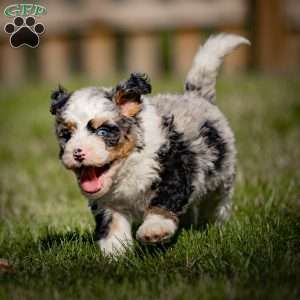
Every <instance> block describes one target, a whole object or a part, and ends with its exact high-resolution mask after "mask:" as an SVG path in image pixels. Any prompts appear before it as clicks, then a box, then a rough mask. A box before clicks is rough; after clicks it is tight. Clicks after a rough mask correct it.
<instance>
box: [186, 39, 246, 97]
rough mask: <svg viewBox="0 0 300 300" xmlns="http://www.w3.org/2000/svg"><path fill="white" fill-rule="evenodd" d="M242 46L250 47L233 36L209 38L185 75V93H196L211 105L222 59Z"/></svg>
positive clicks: (242, 40) (243, 40)
mask: <svg viewBox="0 0 300 300" xmlns="http://www.w3.org/2000/svg"><path fill="white" fill-rule="evenodd" d="M242 44H246V45H250V42H249V41H248V40H247V39H245V38H243V37H241V36H238V35H234V34H223V33H222V34H218V35H216V36H211V37H210V38H209V39H208V40H207V41H206V43H205V44H204V45H203V46H202V47H200V49H199V50H198V53H197V54H196V56H195V59H194V62H193V66H192V68H191V70H190V71H189V73H188V75H187V80H186V83H185V92H186V93H188V92H194V93H198V94H199V96H201V97H203V98H205V99H206V100H207V101H209V102H212V103H213V102H214V101H215V97H216V89H215V85H216V77H217V74H218V69H219V67H220V65H221V64H222V62H223V60H224V57H225V56H226V55H227V54H229V53H230V52H231V51H233V50H234V49H235V48H237V47H238V46H240V45H242Z"/></svg>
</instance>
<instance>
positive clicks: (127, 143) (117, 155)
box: [109, 136, 136, 161]
mask: <svg viewBox="0 0 300 300" xmlns="http://www.w3.org/2000/svg"><path fill="white" fill-rule="evenodd" d="M135 145H136V140H135V139H134V138H133V137H131V136H126V137H125V138H124V140H123V142H121V143H120V144H118V145H117V146H116V147H114V148H113V149H112V150H111V151H110V153H109V159H110V161H113V160H116V159H122V158H126V157H128V155H129V154H130V153H131V152H132V150H133V149H134V147H135Z"/></svg>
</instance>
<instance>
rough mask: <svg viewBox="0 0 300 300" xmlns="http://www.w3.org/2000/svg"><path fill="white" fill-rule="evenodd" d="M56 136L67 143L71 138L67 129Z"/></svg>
mask: <svg viewBox="0 0 300 300" xmlns="http://www.w3.org/2000/svg"><path fill="white" fill-rule="evenodd" d="M58 136H59V138H61V139H64V140H65V142H67V141H68V140H69V139H70V138H71V132H70V131H69V130H68V129H62V130H61V132H60V133H59V135H58Z"/></svg>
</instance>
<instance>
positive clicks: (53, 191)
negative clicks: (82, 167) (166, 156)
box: [0, 75, 300, 300]
mask: <svg viewBox="0 0 300 300" xmlns="http://www.w3.org/2000/svg"><path fill="white" fill-rule="evenodd" d="M83 84H84V82H73V83H70V84H67V86H68V87H70V88H71V89H73V88H77V87H80V86H82V85H83ZM153 84H154V92H158V91H174V92H176V91H180V90H181V84H180V83H178V82H176V81H170V80H169V81H168V80H165V81H163V82H154V83H153ZM52 88H53V87H49V86H45V85H41V86H38V85H37V84H35V85H33V84H32V85H30V84H28V85H26V86H23V87H19V88H18V89H8V88H4V87H2V88H1V89H0V91H1V93H0V105H1V111H0V125H1V126H0V137H1V138H0V167H1V173H0V258H6V259H7V260H9V262H10V263H11V264H12V266H13V268H14V272H11V273H3V272H2V273H0V299H114V300H117V299H166V300H168V299H170V300H171V299H247V298H252V299H299V297H300V144H299V143H300V99H299V95H300V79H299V76H298V78H297V77H266V76H255V75H247V76H241V77H238V78H234V77H233V78H232V77H231V78H225V77H223V78H222V79H221V80H220V81H219V83H218V89H217V90H218V104H219V106H220V107H221V108H222V110H223V111H224V112H225V114H226V115H227V116H228V119H229V121H230V124H231V125H232V127H233V129H234V131H235V133H236V140H237V148H238V151H239V155H238V175H237V182H236V189H235V193H234V197H233V201H234V211H233V215H232V218H231V219H230V221H229V222H228V223H227V224H226V225H225V226H224V227H222V228H218V227H217V226H213V225H210V226H208V227H207V228H206V229H203V230H202V231H192V230H191V231H183V232H181V234H180V235H179V237H178V240H177V242H176V243H174V244H173V245H171V246H169V247H168V248H159V249H158V248H153V247H150V248H145V247H142V246H140V245H138V244H137V245H136V249H135V251H134V252H131V253H128V254H127V256H125V257H123V258H121V259H119V261H114V260H109V259H107V258H105V257H103V256H102V255H101V253H100V251H99V250H98V249H97V247H96V245H95V244H94V243H93V239H92V233H93V227H94V223H93V220H92V218H91V216H90V214H89V212H88V208H87V203H86V200H85V199H84V198H83V197H82V196H81V195H80V193H79V191H78V188H77V186H76V183H75V180H74V178H73V176H72V174H70V173H68V172H67V171H65V170H64V169H63V167H62V166H61V165H60V163H59V161H58V147H57V144H56V142H55V138H54V134H53V124H52V116H51V115H50V113H49V112H48V111H49V94H50V91H51V89H52Z"/></svg>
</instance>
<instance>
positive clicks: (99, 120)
mask: <svg viewBox="0 0 300 300" xmlns="http://www.w3.org/2000/svg"><path fill="white" fill-rule="evenodd" d="M107 121H108V119H106V118H101V117H97V118H94V119H92V120H91V121H90V122H91V123H90V124H91V126H92V128H93V129H97V128H99V127H100V126H101V125H102V124H103V123H105V122H107Z"/></svg>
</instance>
